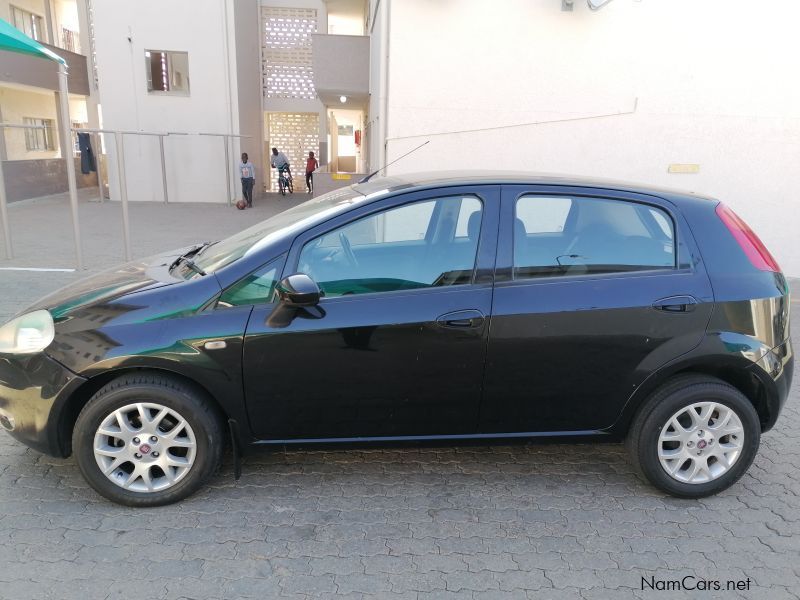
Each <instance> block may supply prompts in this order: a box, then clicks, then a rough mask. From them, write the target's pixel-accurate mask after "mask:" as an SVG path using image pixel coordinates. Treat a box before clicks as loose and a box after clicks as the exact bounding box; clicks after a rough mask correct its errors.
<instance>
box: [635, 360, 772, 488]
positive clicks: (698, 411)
mask: <svg viewBox="0 0 800 600" xmlns="http://www.w3.org/2000/svg"><path fill="white" fill-rule="evenodd" d="M760 435H761V426H760V423H759V419H758V414H757V413H756V410H755V408H754V407H753V404H752V403H751V402H750V401H749V400H748V399H747V398H746V397H745V396H744V395H743V394H742V393H741V392H740V391H739V390H737V389H736V388H734V387H733V386H731V385H729V384H727V383H725V382H723V381H720V380H719V379H716V378H713V377H705V376H697V375H689V376H682V377H677V378H675V379H674V380H672V381H670V382H668V383H667V384H665V385H664V386H662V387H661V388H659V389H658V390H656V391H655V392H654V393H653V394H652V395H651V396H650V398H648V399H647V401H646V402H645V403H644V405H643V406H642V408H641V410H640V411H639V413H638V414H637V415H636V418H635V419H634V421H633V424H632V425H631V429H630V431H629V432H628V439H627V445H628V451H629V453H630V455H631V459H632V461H633V464H634V466H635V467H636V468H637V469H638V470H639V472H640V473H641V474H643V475H644V476H645V477H646V478H647V479H648V480H649V481H650V482H651V483H652V484H653V485H655V486H656V487H657V488H659V489H660V490H662V491H664V492H667V493H668V494H672V495H673V496H678V497H682V498H702V497H705V496H710V495H712V494H716V493H718V492H721V491H722V490H724V489H727V488H728V487H730V486H731V485H733V484H734V483H735V482H736V481H737V480H738V479H739V478H740V477H741V476H742V475H743V474H744V473H745V472H746V471H747V469H748V468H749V467H750V465H751V464H752V462H753V459H754V458H755V455H756V452H757V451H758V446H759V442H760Z"/></svg>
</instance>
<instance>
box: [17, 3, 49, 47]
mask: <svg viewBox="0 0 800 600" xmlns="http://www.w3.org/2000/svg"><path fill="white" fill-rule="evenodd" d="M9 8H10V10H11V22H12V23H14V27H16V28H17V29H19V30H20V31H21V32H22V33H24V34H25V35H27V36H28V37H32V38H33V39H35V40H36V41H38V42H46V41H47V40H46V39H45V32H44V24H43V19H42V17H40V16H39V15H37V14H34V13H32V12H30V11H27V10H24V9H22V8H17V7H16V6H11V7H9Z"/></svg>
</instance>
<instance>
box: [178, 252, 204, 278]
mask: <svg viewBox="0 0 800 600" xmlns="http://www.w3.org/2000/svg"><path fill="white" fill-rule="evenodd" d="M181 263H183V264H185V265H186V266H187V267H189V268H190V269H191V270H192V271H194V272H195V273H197V274H198V275H202V276H204V277H205V276H206V275H207V273H206V272H205V271H203V269H201V268H200V267H198V266H197V265H196V264H195V262H194V261H193V260H192V259H191V258H189V257H188V256H179V257H178V259H177V260H176V261H175V262H174V263H172V266H173V267H175V266H177V265H179V264H181ZM170 269H171V267H170Z"/></svg>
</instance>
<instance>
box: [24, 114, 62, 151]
mask: <svg viewBox="0 0 800 600" xmlns="http://www.w3.org/2000/svg"><path fill="white" fill-rule="evenodd" d="M22 122H23V124H24V125H32V126H33V127H36V129H30V128H26V129H25V148H26V150H28V151H29V152H46V151H48V150H55V149H56V141H55V133H54V125H53V119H33V118H30V117H25V118H24V119H22Z"/></svg>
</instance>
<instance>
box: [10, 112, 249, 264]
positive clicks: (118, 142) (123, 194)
mask: <svg viewBox="0 0 800 600" xmlns="http://www.w3.org/2000/svg"><path fill="white" fill-rule="evenodd" d="M5 128H19V129H47V127H45V126H43V125H22V124H17V123H0V129H5ZM68 131H70V132H71V133H91V134H96V135H98V137H99V136H101V135H102V134H104V133H105V134H111V135H113V136H114V142H115V150H116V155H117V157H116V158H117V173H118V175H117V176H118V178H119V179H118V184H119V192H120V201H121V203H122V235H123V242H124V246H125V259H126V260H129V261H130V260H133V252H132V251H131V236H130V217H129V213H128V190H127V182H126V173H125V148H124V145H123V137H124V136H126V135H143V136H156V137H158V142H159V150H160V157H161V184H162V188H163V193H164V203H165V204H166V203H168V202H169V196H168V192H167V171H166V160H165V156H164V138H166V137H169V136H179V135H197V136H208V137H221V138H223V144H224V148H225V190H226V195H227V196H228V205H230V204H231V171H230V140H231V138H252V137H253V136H252V135H245V134H240V133H209V132H183V131H131V130H123V129H100V128H89V127H72V128H69V129H68ZM101 142H102V140H101ZM98 148H101V144H98ZM100 154H101V155H102V149H101V151H100ZM63 158H64V159H65V160H69V158H73V157H63ZM97 162H98V171H97V179H98V187H99V190H100V200H101V201H103V199H104V197H105V195H104V190H103V180H102V177H101V174H100V170H99V169H100V161H99V160H98V161H97ZM0 220H2V225H3V233H4V240H5V247H6V258H7V259H11V258H13V248H12V244H11V233H10V225H9V222H8V211H7V204H6V193H5V179H4V176H3V166H2V162H1V161H0ZM73 220H74V221H75V233H76V236H75V249H76V257H77V266H78V269H82V268H83V261H82V253H81V236H80V231H79V229H78V227H77V223H78V215H77V212H76V211H74V210H73Z"/></svg>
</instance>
